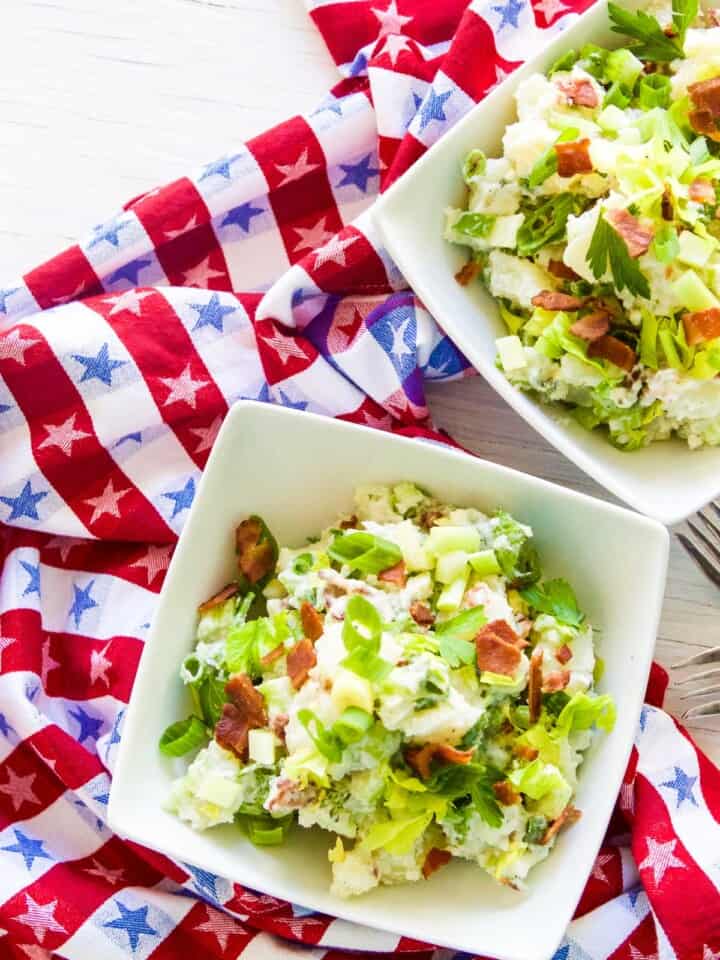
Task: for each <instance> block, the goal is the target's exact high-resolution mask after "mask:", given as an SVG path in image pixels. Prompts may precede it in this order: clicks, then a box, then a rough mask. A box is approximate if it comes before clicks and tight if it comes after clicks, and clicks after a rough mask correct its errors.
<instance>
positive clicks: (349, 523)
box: [340, 514, 358, 530]
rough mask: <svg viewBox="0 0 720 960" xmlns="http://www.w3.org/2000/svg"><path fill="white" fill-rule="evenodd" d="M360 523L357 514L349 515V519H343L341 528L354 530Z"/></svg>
mask: <svg viewBox="0 0 720 960" xmlns="http://www.w3.org/2000/svg"><path fill="white" fill-rule="evenodd" d="M357 525H358V518H357V517H356V515H355V514H353V515H352V516H351V517H348V518H347V520H342V521H341V523H340V529H341V530H354V529H355V528H356V527H357Z"/></svg>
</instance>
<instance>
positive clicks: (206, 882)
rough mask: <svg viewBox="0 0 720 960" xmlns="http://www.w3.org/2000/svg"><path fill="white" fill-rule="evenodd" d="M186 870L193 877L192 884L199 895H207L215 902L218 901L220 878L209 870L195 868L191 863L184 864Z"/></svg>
mask: <svg viewBox="0 0 720 960" xmlns="http://www.w3.org/2000/svg"><path fill="white" fill-rule="evenodd" d="M184 866H185V869H186V870H187V871H188V872H189V873H190V875H191V876H192V878H193V879H192V884H193V886H194V887H195V888H196V890H197V891H198V892H199V893H206V894H208V896H210V897H212V899H213V900H217V899H218V892H217V882H218V879H219V878H218V877H217V876H216V875H215V874H214V873H210V872H209V871H208V870H201V869H200V867H193V866H191V865H190V864H189V863H186V864H184Z"/></svg>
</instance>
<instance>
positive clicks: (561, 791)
mask: <svg viewBox="0 0 720 960" xmlns="http://www.w3.org/2000/svg"><path fill="white" fill-rule="evenodd" d="M667 542H668V537H667V532H666V531H665V529H664V528H663V527H662V526H661V525H660V524H658V523H657V522H655V521H653V520H650V519H648V518H645V517H641V516H639V515H637V514H632V513H630V512H628V511H626V510H623V509H620V508H618V507H614V506H612V505H610V504H607V503H604V502H600V501H596V500H592V499H590V498H588V497H583V496H581V495H579V494H575V493H573V492H571V491H569V490H565V489H562V488H560V487H555V486H553V485H551V484H548V483H545V482H544V481H541V480H537V479H535V478H533V477H529V476H525V475H523V474H519V473H516V472H514V471H512V470H508V469H506V468H504V467H501V466H498V465H497V464H492V463H487V462H484V461H482V460H479V459H477V458H475V457H471V456H468V455H466V454H463V453H461V452H459V451H456V450H452V449H449V448H447V449H446V448H444V447H442V446H440V445H437V444H427V443H421V442H418V441H415V440H409V439H406V438H403V437H397V436H393V435H391V434H386V433H383V432H381V431H376V430H369V429H366V428H362V427H358V426H356V425H353V424H347V423H342V422H339V421H332V420H327V419H326V418H322V417H316V416H313V415H311V414H307V413H303V414H300V413H298V412H297V411H288V410H285V409H282V408H273V407H270V406H268V405H265V404H257V403H251V402H245V403H240V404H237V405H236V406H235V407H233V409H232V410H231V412H230V413H229V415H228V417H227V419H226V421H225V423H224V425H223V428H222V431H221V433H220V435H219V438H218V440H217V443H216V445H215V447H214V449H213V452H212V454H211V457H210V460H209V461H208V465H207V467H206V470H205V473H204V475H203V477H202V480H201V482H200V484H199V486H198V492H197V495H196V499H195V502H194V504H193V507H192V511H191V514H190V517H189V519H188V521H187V524H186V526H185V528H184V530H183V533H182V535H181V539H180V542H179V544H178V547H177V549H176V551H175V555H174V557H173V561H172V564H171V567H170V569H169V571H168V575H167V578H166V581H165V583H164V586H163V591H162V595H161V597H160V602H159V607H158V610H157V614H156V617H155V619H154V622H153V626H152V630H151V635H150V637H149V638H148V641H147V643H146V647H145V650H144V653H143V658H142V663H141V665H140V668H139V672H138V676H137V680H136V683H135V686H134V688H133V696H132V700H131V703H130V706H129V708H128V714H127V718H126V721H125V727H124V731H123V739H122V744H121V747H120V750H119V755H118V759H117V764H116V768H115V772H114V777H113V786H112V793H111V798H110V820H111V823H112V826H113V828H114V829H115V830H116V831H117V832H118V833H119V834H120V835H122V836H127V837H131V838H132V839H134V840H136V841H138V842H140V843H145V844H147V845H150V846H152V847H154V848H156V849H159V850H161V851H162V852H164V853H167V854H169V855H170V856H173V857H176V858H177V859H180V860H182V861H183V862H189V863H191V864H193V865H194V867H193V868H195V867H197V868H199V869H200V870H201V871H208V872H210V873H212V874H217V875H219V876H220V877H227V878H229V880H231V881H235V882H237V883H240V884H242V885H243V886H245V887H249V888H251V889H256V890H260V891H263V892H265V893H268V894H270V895H271V896H274V897H279V898H283V899H287V900H290V901H291V902H293V903H297V904H302V905H303V906H306V907H311V908H313V909H316V910H319V911H322V912H324V913H327V914H331V915H333V916H336V917H341V918H344V919H346V920H351V921H354V922H355V923H360V924H365V925H367V926H370V927H374V928H376V930H378V929H379V930H385V931H391V932H392V933H393V934H401V935H406V936H413V937H416V938H421V939H424V940H426V941H428V942H430V943H435V944H441V945H444V946H449V947H453V948H455V949H458V950H466V951H469V952H478V951H480V952H481V953H484V954H487V955H494V956H497V957H500V958H507V960H523V958H524V960H541V958H544V957H547V956H549V955H550V954H551V953H552V951H553V949H554V948H555V946H556V945H557V943H558V942H559V940H560V938H561V936H562V934H563V932H564V929H565V927H566V925H567V922H568V920H569V918H570V917H571V915H572V912H573V910H574V907H575V905H576V903H577V900H578V898H579V896H580V894H581V892H582V889H583V886H584V884H585V881H586V879H587V876H588V873H589V871H590V869H591V867H592V863H593V860H594V857H595V854H596V852H597V849H598V847H599V845H600V843H601V840H602V837H603V834H604V831H605V828H606V826H607V822H608V819H609V817H610V814H611V811H612V809H613V805H614V802H615V798H616V796H617V792H618V789H619V787H620V783H621V779H622V775H623V772H624V770H625V766H626V763H627V759H628V756H629V753H630V749H631V745H632V738H633V733H634V730H635V727H636V724H637V719H638V716H639V711H640V707H641V704H642V700H643V693H644V688H645V683H646V679H647V674H648V670H649V667H650V662H651V656H652V649H653V643H654V637H655V630H656V627H657V621H658V617H659V610H660V603H661V597H662V587H663V582H664V575H665V566H666V561H667ZM620 558H621V562H620ZM223 883H225V881H222V882H221V881H220V880H218V881H217V888H218V890H220V889H226V887H223V886H222V884H223ZM229 890H230V887H229V885H227V891H228V892H227V896H225V897H224V899H227V898H228V897H229V896H230V893H229ZM533 931H534V932H533ZM538 931H541V932H538ZM388 937H390V935H389V934H387V935H386V934H379V933H377V932H372V931H369V932H368V938H369V939H368V940H367V943H368V944H370V943H383V944H384V943H387V942H389V940H388ZM378 938H379V939H378ZM390 939H392V937H390ZM354 942H355V943H356V944H357V941H354Z"/></svg>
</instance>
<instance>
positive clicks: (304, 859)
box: [110, 403, 667, 960]
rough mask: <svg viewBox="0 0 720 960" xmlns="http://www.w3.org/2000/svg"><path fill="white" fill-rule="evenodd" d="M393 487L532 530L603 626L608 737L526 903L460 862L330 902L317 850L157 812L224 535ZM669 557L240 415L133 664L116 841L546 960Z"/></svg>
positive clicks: (439, 934)
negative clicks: (246, 522)
mask: <svg viewBox="0 0 720 960" xmlns="http://www.w3.org/2000/svg"><path fill="white" fill-rule="evenodd" d="M401 479H413V480H415V481H417V482H418V483H420V484H422V485H424V486H426V487H427V488H429V489H431V490H432V491H433V492H435V493H436V494H437V495H439V496H440V497H442V498H443V499H445V500H448V501H450V502H455V503H458V504H471V505H476V506H478V507H480V508H485V509H487V510H492V509H494V508H496V507H499V506H502V507H505V508H506V509H508V510H510V511H511V512H512V513H514V514H515V515H516V516H517V517H518V518H520V519H522V520H524V521H526V522H528V523H530V524H531V525H532V526H533V528H534V529H535V533H536V536H537V539H538V543H539V547H540V549H541V555H542V558H543V566H544V571H545V572H546V574H547V575H554V574H561V573H564V574H565V575H569V576H570V578H571V579H572V582H573V584H574V586H575V587H576V590H577V593H578V596H579V598H580V601H581V604H582V606H583V608H584V609H585V610H586V611H587V613H588V616H589V617H590V618H591V619H592V621H593V622H594V623H596V624H598V625H599V626H600V627H601V628H602V633H601V634H600V636H599V647H600V653H601V655H602V656H603V657H604V659H605V662H606V673H605V676H604V678H603V681H602V688H603V689H604V690H607V691H609V692H611V693H612V694H613V696H614V697H615V699H616V702H617V707H618V724H617V727H616V729H615V731H614V733H613V734H612V735H611V736H609V737H605V738H603V739H601V740H600V741H599V742H598V743H597V744H596V746H595V747H594V748H593V749H592V751H591V755H590V756H589V758H588V761H587V763H586V765H585V766H584V768H583V770H582V776H581V783H580V789H579V794H578V801H577V802H578V805H579V807H580V808H581V809H582V810H583V811H584V816H583V819H582V820H581V821H580V823H578V824H577V825H576V826H575V827H573V830H572V832H571V833H568V834H567V836H563V837H561V839H560V842H559V844H558V847H557V849H556V850H555V852H554V854H553V856H551V857H550V858H549V860H548V861H547V862H546V863H544V864H542V865H541V866H540V868H539V869H538V870H537V871H536V873H535V875H534V877H533V878H532V881H531V883H530V886H529V890H528V891H527V892H526V893H524V894H517V893H514V892H512V891H510V890H508V889H505V888H501V887H499V886H497V885H495V884H494V883H493V882H491V881H490V880H489V879H488V878H486V877H484V876H483V874H482V873H481V871H480V869H479V868H476V867H473V866H472V865H470V864H461V863H457V864H453V865H451V866H450V867H449V868H447V869H446V870H443V871H440V872H439V873H438V874H436V875H435V876H434V877H433V878H432V879H431V880H430V881H429V882H427V883H420V884H416V885H414V886H398V887H384V888H382V889H381V890H377V891H374V892H373V893H371V894H370V895H369V896H365V897H362V898H359V899H356V900H352V901H342V900H339V899H337V898H335V897H333V896H332V895H331V894H330V893H329V891H328V885H329V879H330V871H329V865H328V863H327V857H326V851H327V849H328V846H329V845H330V840H331V838H330V836H329V835H327V834H321V833H320V832H319V831H318V832H315V831H313V832H310V831H306V830H301V829H296V830H295V832H294V834H293V835H292V839H291V841H290V842H289V843H287V844H286V845H285V846H284V847H282V848H277V849H258V848H255V847H253V846H252V845H251V844H250V843H249V842H248V841H246V840H245V838H244V837H243V835H242V834H241V833H240V832H239V831H238V830H236V829H234V828H232V827H225V828H220V829H215V830H211V831H209V832H207V833H204V834H199V833H195V832H193V831H192V830H191V829H189V828H188V827H187V826H185V825H184V824H182V823H181V822H179V821H178V820H177V819H176V818H175V817H173V816H172V815H170V814H168V813H166V812H165V811H164V810H163V802H164V800H165V798H166V796H167V792H168V788H169V785H170V781H171V779H172V777H173V776H174V775H176V773H177V772H178V769H177V767H178V764H177V762H175V763H173V762H171V761H169V760H167V759H165V758H163V757H162V756H161V755H160V754H159V752H158V750H157V746H156V745H157V740H158V737H159V736H160V733H161V732H162V730H163V729H164V728H165V726H166V725H167V724H169V723H171V722H173V721H174V720H176V719H178V718H180V717H182V716H184V715H185V714H186V712H187V710H188V706H189V704H188V701H187V697H186V694H185V692H184V690H183V687H182V685H181V683H180V681H179V679H178V675H177V671H178V667H179V664H180V661H181V660H182V658H183V657H184V655H185V654H186V653H187V652H188V651H189V650H191V648H192V647H193V643H194V627H195V610H196V607H197V605H198V603H200V602H201V601H202V600H204V599H205V598H206V597H207V596H209V595H210V594H212V593H213V592H214V591H215V590H217V588H218V587H219V586H220V585H222V584H223V583H225V582H226V581H227V579H228V576H229V574H230V573H231V571H232V569H233V560H234V557H233V530H234V527H235V525H236V524H237V523H238V522H239V520H240V519H242V518H243V517H244V516H246V515H247V514H248V513H251V512H253V513H259V514H261V515H262V516H264V517H265V519H266V520H267V522H268V523H269V525H270V527H271V528H272V530H273V531H274V533H275V534H276V536H277V537H278V540H279V541H280V542H282V543H288V544H300V543H302V542H303V541H304V538H305V537H307V536H308V535H311V534H313V533H315V532H317V531H318V530H319V529H320V528H321V527H323V526H326V525H327V524H328V523H330V522H332V520H333V519H334V518H335V516H336V514H337V513H338V512H339V511H346V510H349V509H350V507H351V504H352V491H353V489H354V488H355V486H356V485H357V484H359V483H369V482H397V481H399V480H401ZM666 555H667V534H666V531H665V530H664V529H663V528H662V527H661V526H659V525H658V524H656V523H654V522H653V521H650V520H647V519H645V518H643V517H640V516H638V515H635V514H630V513H628V512H627V511H624V510H621V509H619V508H616V507H612V506H610V505H608V504H605V503H602V502H600V501H595V500H591V499H590V498H587V497H583V496H581V495H579V494H575V493H572V492H569V491H566V490H563V489H561V488H559V487H554V486H552V485H550V484H547V483H545V482H543V481H539V480H535V479H533V478H531V477H527V476H524V475H523V474H519V473H516V472H514V471H511V470H508V469H505V468H503V467H499V466H497V465H495V464H492V463H487V462H484V461H481V460H477V459H475V458H473V457H470V456H467V455H464V454H461V453H457V452H455V451H452V450H450V449H444V448H441V447H439V446H437V445H431V444H427V443H422V442H418V441H412V440H407V439H404V438H398V437H393V436H391V435H389V434H385V433H381V432H379V431H374V430H369V429H366V428H362V427H356V426H354V425H350V424H345V423H341V422H339V421H328V420H325V419H323V418H320V417H315V416H312V415H309V414H304V413H303V414H298V413H296V412H294V411H287V410H283V409H278V408H272V407H267V406H265V405H262V404H253V403H241V404H238V405H237V406H236V407H234V408H233V410H232V411H231V413H230V414H229V416H228V418H227V420H226V422H225V424H224V426H223V429H222V432H221V435H220V438H219V439H218V441H217V444H216V446H215V449H214V450H213V453H212V456H211V458H210V462H209V464H208V467H207V468H206V472H205V474H204V476H203V479H202V481H201V484H200V487H199V490H198V494H197V497H196V501H195V504H194V505H193V508H192V511H191V515H190V518H189V520H188V522H187V525H186V527H185V529H184V532H183V535H182V537H181V540H180V544H179V546H178V548H177V550H176V553H175V556H174V558H173V561H172V565H171V568H170V571H169V573H168V575H167V579H166V582H165V586H164V588H163V593H162V596H161V599H160V603H159V608H158V611H157V615H156V618H155V621H154V624H153V628H152V632H151V636H150V638H149V640H148V642H147V645H146V648H145V651H144V653H143V658H142V662H141V666H140V670H139V673H138V677H137V680H136V683H135V687H134V690H133V697H132V701H131V704H130V707H129V710H128V716H127V720H126V723H125V729H124V732H123V740H122V745H121V748H120V754H119V757H118V762H117V766H116V770H115V776H114V780H113V788H112V796H111V800H110V819H111V823H112V825H113V828H114V829H116V830H117V832H118V833H120V834H121V835H125V836H129V837H132V838H133V839H135V840H137V841H139V842H142V843H146V844H148V845H149V846H152V847H155V848H157V849H160V850H162V851H164V852H166V853H168V854H170V855H172V856H175V857H176V858H178V859H180V860H183V861H189V862H191V863H193V864H197V865H199V866H201V867H202V868H204V869H206V870H210V871H212V872H214V873H217V874H220V875H221V876H224V877H229V878H231V879H232V880H234V881H237V882H239V883H242V884H244V885H247V886H249V887H252V888H255V889H258V890H262V891H264V892H268V893H271V894H273V895H275V896H279V897H283V898H287V899H289V900H292V901H294V902H298V903H301V904H303V905H305V906H309V907H313V908H315V909H319V910H322V911H324V912H326V913H330V914H333V915H335V916H340V917H344V918H346V919H348V920H354V921H356V922H358V923H363V924H367V925H370V926H374V927H379V928H381V929H385V930H390V931H394V932H396V933H403V934H405V935H409V936H413V937H416V938H419V939H425V940H427V941H429V942H431V943H435V944H441V945H446V946H450V947H453V948H455V949H460V950H467V951H469V952H473V953H483V954H489V955H491V956H495V957H499V958H506V960H521V958H523V960H545V958H547V957H548V956H549V955H550V954H551V953H552V951H553V949H554V948H555V946H556V945H557V943H558V942H559V940H560V938H561V936H562V934H563V932H564V930H565V927H566V925H567V923H568V921H569V919H570V916H571V914H572V911H573V909H574V907H575V904H576V902H577V900H578V898H579V896H580V894H581V892H582V889H583V886H584V883H585V880H586V878H587V875H588V872H589V870H590V868H591V865H592V861H593V858H594V856H595V853H596V851H597V848H598V846H599V844H600V842H601V840H602V836H603V833H604V830H605V827H606V824H607V821H608V819H609V816H610V813H611V810H612V807H613V804H614V801H615V798H616V795H617V791H618V789H619V786H620V781H621V777H622V774H623V771H624V768H625V764H626V762H627V758H628V755H629V751H630V747H631V743H632V738H633V734H634V730H635V727H636V723H637V719H638V714H639V710H640V706H641V702H642V696H643V692H644V688H645V683H646V679H647V674H648V670H649V665H650V660H651V654H652V649H653V643H654V637H655V630H656V626H657V620H658V616H659V609H660V603H661V597H662V590H663V584H664V575H665V564H666ZM180 768H182V764H180ZM140 811H141V812H140ZM360 945H361V946H362V945H364V944H360ZM386 948H387V949H390V946H387V945H386Z"/></svg>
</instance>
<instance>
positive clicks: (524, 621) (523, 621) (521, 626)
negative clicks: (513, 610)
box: [517, 617, 533, 640]
mask: <svg viewBox="0 0 720 960" xmlns="http://www.w3.org/2000/svg"><path fill="white" fill-rule="evenodd" d="M532 628H533V625H532V620H528V618H527V617H518V620H517V633H518V639H519V640H527V638H528V637H529V636H530V633H531V632H532Z"/></svg>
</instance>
